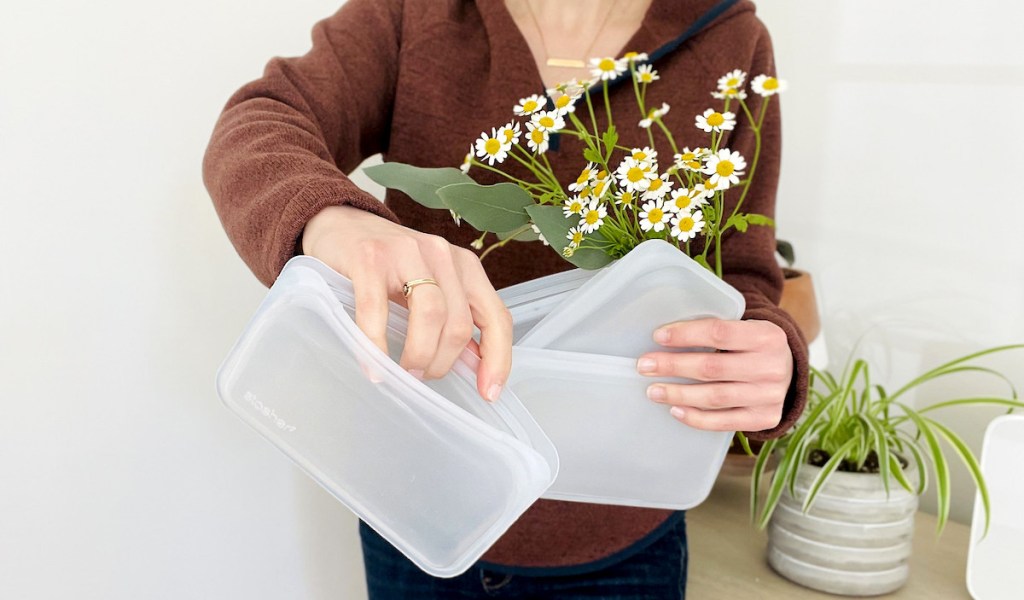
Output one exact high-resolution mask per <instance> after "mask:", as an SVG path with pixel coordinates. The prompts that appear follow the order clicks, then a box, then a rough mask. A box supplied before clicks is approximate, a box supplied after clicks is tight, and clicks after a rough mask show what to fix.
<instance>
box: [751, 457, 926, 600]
mask: <svg viewBox="0 0 1024 600" xmlns="http://www.w3.org/2000/svg"><path fill="white" fill-rule="evenodd" d="M819 471H820V469H819V468H817V467H813V466H811V465H804V466H802V467H801V468H800V473H799V475H798V477H797V486H796V497H795V498H794V497H793V496H790V494H789V492H788V491H786V492H785V493H783V495H782V498H781V500H780V502H779V505H778V507H776V509H775V512H774V514H773V515H772V520H771V524H770V526H769V529H768V564H770V565H771V566H772V568H773V569H775V570H776V571H777V572H778V573H779V574H781V575H782V576H783V577H786V578H787V579H789V580H791V581H794V582H796V583H799V584H801V585H804V586H807V587H810V588H814V589H817V590H822V591H825V592H829V593H832V594H842V595H846V596H874V595H879V594H886V593H889V592H892V591H894V590H896V589H899V588H900V587H901V586H902V585H903V584H904V583H906V581H907V576H908V575H909V567H908V564H907V563H908V560H909V558H910V552H911V539H912V537H913V532H914V513H915V512H916V511H917V495H916V494H912V493H910V492H907V491H906V490H904V489H903V488H902V487H901V486H900V485H899V484H898V483H896V482H895V481H893V482H892V484H891V485H890V487H889V490H890V493H889V495H888V496H887V495H886V492H885V489H884V488H883V486H882V479H881V477H879V476H878V475H877V474H862V473H842V472H836V473H833V474H832V476H831V477H830V479H829V481H828V483H827V484H826V485H825V486H823V487H822V489H821V490H820V491H819V493H818V496H817V498H816V500H815V503H814V506H813V507H812V508H811V510H810V512H808V513H807V514H806V515H805V514H803V512H802V510H801V507H802V506H803V500H804V498H805V497H806V494H807V490H808V489H809V488H810V486H811V482H813V481H814V478H815V477H816V476H817V474H818V472H819ZM907 477H908V479H909V480H910V481H914V480H915V478H916V473H914V472H913V471H909V472H908V473H907Z"/></svg>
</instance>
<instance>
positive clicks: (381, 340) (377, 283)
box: [352, 271, 388, 354]
mask: <svg viewBox="0 0 1024 600" xmlns="http://www.w3.org/2000/svg"><path fill="white" fill-rule="evenodd" d="M352 287H353V289H354V291H355V297H356V318H355V322H356V326H357V327H359V329H361V330H362V331H363V333H365V334H366V337H368V338H370V341H372V342H373V343H374V345H376V346H377V347H378V348H380V349H381V350H382V351H383V352H384V353H385V354H388V340H387V327H388V289H387V284H386V282H385V281H384V279H382V278H381V277H379V276H375V275H374V274H372V273H365V272H360V271H357V272H355V273H353V275H352Z"/></svg>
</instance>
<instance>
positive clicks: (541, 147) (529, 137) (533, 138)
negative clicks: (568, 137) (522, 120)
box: [526, 123, 551, 154]
mask: <svg viewBox="0 0 1024 600" xmlns="http://www.w3.org/2000/svg"><path fill="white" fill-rule="evenodd" d="M550 140H551V136H550V135H548V132H547V130H546V129H541V128H540V127H537V126H536V125H534V124H533V123H527V124H526V145H527V146H529V148H530V150H533V152H534V154H544V153H545V152H547V151H548V142H549V141H550Z"/></svg>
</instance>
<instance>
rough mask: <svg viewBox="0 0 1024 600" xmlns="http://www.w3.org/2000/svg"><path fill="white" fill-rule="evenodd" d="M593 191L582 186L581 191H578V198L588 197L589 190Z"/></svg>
mask: <svg viewBox="0 0 1024 600" xmlns="http://www.w3.org/2000/svg"><path fill="white" fill-rule="evenodd" d="M593 191H594V190H592V189H590V188H589V187H585V188H583V191H581V192H580V198H589V197H590V194H591V192H593Z"/></svg>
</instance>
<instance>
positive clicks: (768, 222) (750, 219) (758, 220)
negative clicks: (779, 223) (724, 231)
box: [747, 213, 775, 227]
mask: <svg viewBox="0 0 1024 600" xmlns="http://www.w3.org/2000/svg"><path fill="white" fill-rule="evenodd" d="M747 223H750V224H751V225H764V226H766V227H775V220H774V219H772V218H771V217H769V216H767V215H759V214H757V213H747Z"/></svg>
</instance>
